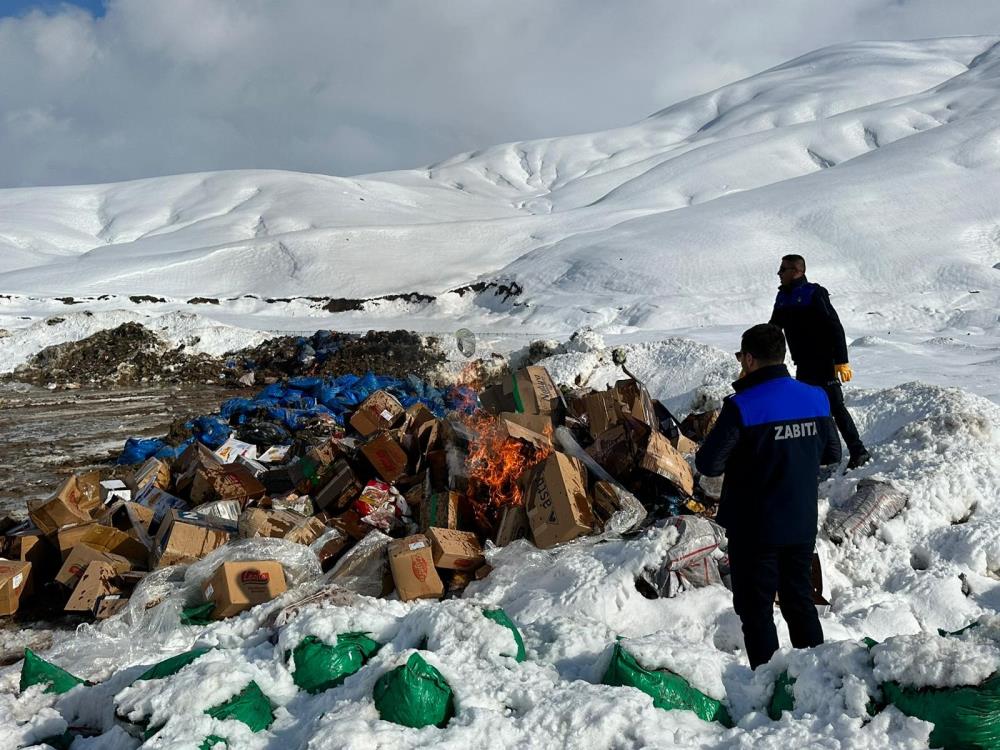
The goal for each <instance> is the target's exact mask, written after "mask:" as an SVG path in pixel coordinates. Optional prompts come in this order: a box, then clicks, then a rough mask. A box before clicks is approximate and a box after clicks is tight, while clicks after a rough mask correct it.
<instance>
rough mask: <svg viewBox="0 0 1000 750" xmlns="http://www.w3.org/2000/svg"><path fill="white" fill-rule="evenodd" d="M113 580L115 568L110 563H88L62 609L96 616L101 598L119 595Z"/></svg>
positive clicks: (96, 561) (97, 561)
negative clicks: (108, 595)
mask: <svg viewBox="0 0 1000 750" xmlns="http://www.w3.org/2000/svg"><path fill="white" fill-rule="evenodd" d="M114 578H115V568H114V566H113V565H111V564H110V563H106V562H102V561H100V560H94V561H93V562H91V563H89V564H88V565H87V568H86V570H84V571H83V574H82V575H81V576H80V580H79V582H78V583H77V584H76V587H75V588H74V589H73V593H72V594H71V595H70V597H69V601H67V602H66V606H65V607H64V608H63V609H65V611H67V612H89V613H91V614H97V603H98V601H99V600H100V598H101V597H102V596H106V595H107V594H117V593H120V589H119V588H118V586H117V585H116V584H115V581H114Z"/></svg>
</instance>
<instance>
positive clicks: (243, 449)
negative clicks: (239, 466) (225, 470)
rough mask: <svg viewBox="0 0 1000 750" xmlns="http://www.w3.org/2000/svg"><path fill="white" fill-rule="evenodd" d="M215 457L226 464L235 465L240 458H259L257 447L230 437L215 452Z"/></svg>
mask: <svg viewBox="0 0 1000 750" xmlns="http://www.w3.org/2000/svg"><path fill="white" fill-rule="evenodd" d="M215 456H216V458H218V459H219V461H221V462H222V463H224V464H231V463H234V462H235V461H236V459H237V458H239V457H240V456H242V457H244V458H249V459H251V460H252V459H255V458H257V446H256V445H254V444H253V443H244V442H243V441H242V440H237V439H236V438H234V437H230V438H229V439H227V440H226V442H224V443H223V444H222V445H220V446H219V447H218V448H217V449H216V450H215Z"/></svg>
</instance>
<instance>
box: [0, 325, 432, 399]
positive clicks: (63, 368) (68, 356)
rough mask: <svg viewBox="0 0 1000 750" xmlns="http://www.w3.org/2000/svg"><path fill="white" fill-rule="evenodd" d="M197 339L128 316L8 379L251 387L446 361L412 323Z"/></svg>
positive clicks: (428, 369) (420, 368) (37, 358)
mask: <svg viewBox="0 0 1000 750" xmlns="http://www.w3.org/2000/svg"><path fill="white" fill-rule="evenodd" d="M197 343H198V341H197V340H196V339H192V340H190V341H187V342H185V343H181V344H179V345H174V344H173V343H171V342H169V341H167V340H166V339H164V338H162V337H161V336H159V335H158V334H157V333H155V332H154V331H151V330H149V329H148V328H146V327H145V326H143V325H142V324H140V323H123V324H122V325H120V326H118V327H117V328H114V329H110V330H106V331H99V332H98V333H95V334H93V335H91V336H88V337H86V338H83V339H80V340H79V341H71V342H68V343H64V344H56V345H53V346H48V347H46V348H45V349H43V350H42V351H40V352H38V353H37V354H35V355H33V356H32V357H31V358H30V359H29V360H28V361H27V362H25V363H24V364H22V365H20V366H19V367H17V368H16V369H15V370H14V372H12V373H10V374H8V375H5V376H3V379H5V380H12V381H19V382H25V383H32V384H35V385H52V386H55V387H73V386H76V387H79V386H82V385H100V386H106V387H107V386H130V385H138V384H140V383H218V384H222V385H229V386H233V387H246V386H252V385H254V384H255V383H256V384H260V383H268V382H274V381H276V380H278V379H280V378H288V377H296V376H305V375H319V376H328V377H330V376H334V377H335V376H338V375H344V374H348V373H351V372H356V371H357V370H359V369H360V370H370V371H372V372H379V373H383V374H385V375H387V376H390V377H398V378H405V377H406V376H407V375H409V374H410V373H416V374H417V375H418V376H419V377H421V378H423V379H425V380H427V379H431V378H432V377H433V376H434V375H435V373H436V372H437V369H438V368H439V366H440V365H441V364H442V363H443V362H444V361H445V356H444V354H443V352H442V351H441V348H440V346H439V345H438V341H437V339H435V338H433V337H428V338H424V337H421V336H419V335H417V334H415V333H412V332H410V331H369V332H368V333H366V334H364V335H361V334H356V333H341V332H338V331H316V332H315V333H314V334H312V335H311V336H279V337H275V338H272V339H268V340H267V341H265V342H264V343H262V344H260V345H258V346H254V347H249V348H246V349H240V350H236V351H232V352H228V353H226V354H224V355H222V356H220V357H216V356H211V355H209V354H203V353H197V352H193V351H191V347H192V346H194V345H196V344H197Z"/></svg>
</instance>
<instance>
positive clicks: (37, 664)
mask: <svg viewBox="0 0 1000 750" xmlns="http://www.w3.org/2000/svg"><path fill="white" fill-rule="evenodd" d="M46 683H47V684H48V687H46V688H45V692H46V693H55V694H56V695H62V694H63V693H65V692H68V691H70V690H72V689H73V688H75V687H76V686H77V685H89V684H90V683H88V682H87V681H86V680H81V679H80V678H79V677H74V676H73V675H71V674H70V673H69V672H67V671H66V670H65V669H62V668H60V667H57V666H56V665H55V664H52V663H50V662H47V661H45V659H43V658H42V657H40V656H38V655H37V654H35V652H34V651H32V650H31V649H30V648H26V649H24V664H22V665H21V692H22V693H23V692H24V691H25V690H27V689H28V688H29V687H31V686H32V685H42V684H46Z"/></svg>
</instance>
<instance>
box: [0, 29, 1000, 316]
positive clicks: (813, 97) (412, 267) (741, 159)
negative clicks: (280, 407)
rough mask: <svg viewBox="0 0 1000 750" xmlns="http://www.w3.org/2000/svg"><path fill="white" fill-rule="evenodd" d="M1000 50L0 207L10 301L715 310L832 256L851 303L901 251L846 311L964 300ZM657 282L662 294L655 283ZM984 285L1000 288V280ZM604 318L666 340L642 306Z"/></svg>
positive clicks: (842, 62) (849, 60) (968, 44)
mask: <svg viewBox="0 0 1000 750" xmlns="http://www.w3.org/2000/svg"><path fill="white" fill-rule="evenodd" d="M997 39H998V38H996V37H971V38H959V39H945V40H931V41H924V42H912V43H895V42H894V43H864V44H851V45H842V46H837V47H832V48H828V49H825V50H820V51H818V52H815V53H812V54H810V55H806V56H804V57H802V58H799V59H797V60H794V61H791V62H789V63H787V64H785V65H782V66H779V67H777V68H774V69H772V70H770V71H766V72H764V73H761V74H760V75H758V76H754V77H752V78H749V79H746V80H745V81H740V82H737V83H734V84H731V85H730V86H726V87H723V88H721V89H719V90H717V91H714V92H711V93H709V94H705V95H703V96H699V97H695V98H693V99H690V100H688V101H685V102H681V103H679V104H676V105H674V106H672V107H669V108H668V109H665V110H663V111H661V112H659V113H657V114H655V115H653V116H652V117H650V118H648V119H647V120H645V121H643V122H640V123H638V124H636V125H633V126H629V127H624V128H619V129H616V130H611V131H606V132H602V133H594V134H588V135H581V136H571V137H567V138H554V139H547V140H541V141H532V142H524V143H516V144H507V145H504V146H497V147H494V148H490V149H486V150H484V151H482V152H477V153H475V154H465V155H459V156H456V157H454V158H452V159H448V160H446V161H444V162H441V163H439V164H435V165H432V166H430V167H428V168H427V169H425V170H408V171H403V172H388V173H381V174H376V175H369V176H367V177H361V178H357V179H342V178H335V177H326V176H321V175H303V174H294V173H283V172H271V171H267V172H261V171H243V172H229V173H210V174H200V175H181V176H177V177H164V178H155V179H150V180H139V181H135V182H130V183H122V184H117V185H105V186H90V187H73V188H40V189H39V188H35V189H26V190H22V189H17V190H4V191H0V247H2V248H3V250H4V252H3V259H2V260H0V264H2V265H0V268H2V269H4V271H5V273H0V290H3V291H5V292H24V293H33V294H47V295H64V294H69V293H74V294H77V295H80V294H87V293H97V294H101V293H114V292H117V293H122V294H158V295H168V296H171V295H172V296H177V297H182V296H187V295H194V294H207V295H235V294H241V293H246V292H257V293H263V294H268V295H286V296H287V295H296V294H323V295H330V296H340V297H352V298H365V297H371V296H376V295H382V294H387V293H393V292H409V291H418V292H423V293H428V294H440V293H442V292H445V291H447V290H448V289H450V288H453V287H455V286H458V285H461V284H464V283H468V282H471V281H474V280H476V279H481V278H486V279H491V278H508V277H511V278H516V279H517V280H519V281H520V282H521V283H522V285H523V286H524V287H525V293H524V296H523V297H522V300H521V301H523V302H526V303H528V305H529V306H537V305H539V304H540V303H543V302H544V301H546V300H549V299H550V298H551V295H552V293H553V292H556V293H559V292H566V293H569V294H571V295H580V294H585V295H591V294H594V295H597V296H598V298H600V297H601V296H602V295H609V296H612V297H617V296H619V295H622V294H624V295H626V297H628V296H633V297H636V296H638V297H641V298H642V299H643V300H646V301H648V302H649V303H651V304H653V305H664V304H667V303H669V304H670V305H671V306H673V305H674V304H675V303H676V302H677V301H678V299H680V301H685V300H691V301H696V305H695V307H697V308H699V309H700V307H701V300H702V299H703V298H704V296H705V295H706V294H708V293H709V292H712V293H715V294H718V293H719V292H720V291H726V292H730V291H732V290H733V289H736V288H739V289H742V290H743V291H744V292H751V293H752V294H753V295H754V296H756V295H758V294H761V293H764V292H767V293H769V292H770V289H771V287H772V286H773V283H772V279H771V278H770V275H771V272H772V269H771V266H773V265H774V260H775V257H776V256H775V254H776V252H777V251H779V250H786V249H790V248H795V249H802V250H804V251H807V252H809V253H811V255H812V257H813V258H814V259H815V261H816V265H817V268H818V269H821V270H823V271H826V270H827V269H828V268H830V266H831V264H832V262H833V261H834V260H835V261H836V264H837V266H838V267H839V268H840V269H842V270H841V271H840V273H839V274H837V275H830V276H827V279H828V280H829V281H830V282H838V283H839V282H841V281H842V280H843V279H845V277H846V276H847V275H848V274H851V275H852V276H853V274H855V273H856V269H857V268H858V267H859V266H860V265H861V264H863V263H867V261H868V259H869V257H870V256H869V253H870V251H871V249H872V248H873V247H880V246H881V245H883V244H888V245H891V246H895V245H901V246H905V248H906V251H905V252H904V253H903V254H902V255H901V256H899V257H891V258H888V259H886V260H884V261H883V263H882V265H881V267H877V268H874V269H871V270H870V272H869V273H867V274H864V275H862V278H860V279H856V283H855V284H854V285H853V286H854V288H853V289H850V290H849V291H853V292H855V293H858V294H863V293H873V292H876V291H877V290H880V289H882V288H883V287H884V284H885V282H886V281H887V280H892V281H894V282H895V283H896V284H897V285H898V286H904V285H907V284H909V285H910V286H911V287H924V286H926V285H927V284H928V283H936V284H937V286H938V287H940V288H941V289H942V290H946V291H948V292H953V291H954V290H955V289H956V288H958V287H959V286H964V285H965V284H966V282H965V280H964V279H963V278H961V276H960V275H959V277H956V276H954V275H952V269H953V267H954V262H953V258H952V259H942V262H940V263H939V262H937V261H935V260H931V259H928V258H927V253H928V251H929V249H931V247H932V246H933V248H934V249H935V250H936V249H937V247H938V245H933V243H932V242H931V241H930V240H931V239H932V238H933V239H936V240H937V241H938V242H941V241H944V242H947V243H949V244H951V246H952V248H953V252H954V253H955V254H957V255H959V256H963V257H968V258H969V259H970V261H972V262H979V261H980V260H981V261H982V262H983V263H985V262H986V261H988V260H990V259H991V258H993V257H994V256H997V260H1000V256H998V254H997V251H996V248H995V244H994V245H991V243H992V240H990V239H989V237H990V236H991V232H992V231H993V226H994V223H997V222H1000V216H997V212H996V210H995V207H994V206H992V205H991V204H990V202H989V201H988V199H987V196H988V195H989V191H986V190H984V189H983V182H984V181H985V180H986V179H988V175H989V174H990V172H991V164H992V161H991V159H992V157H991V152H990V147H989V142H990V139H991V138H992V135H991V133H992V132H993V128H992V125H991V120H992V119H993V115H994V113H995V112H996V110H997V106H998V105H997V96H996V77H997V70H996V67H997V59H998V58H1000V52H998V51H997V50H993V49H992V47H993V45H994V44H995V43H996V42H997ZM928 130H931V131H938V130H940V131H942V132H940V133H936V135H937V137H932V138H927V137H926V136H927V135H928V134H927V133H926V132H925V131H928ZM976 138H978V139H979V140H980V142H981V145H980V146H979V147H978V148H979V151H974V150H970V144H968V143H965V142H966V141H969V140H970V139H976ZM902 143H906V149H905V150H904V153H900V152H899V147H900V146H901V144H902ZM888 145H895V146H896V148H895V149H888V148H886V147H887V146H888ZM855 162H858V164H855ZM860 163H865V164H866V166H867V168H866V169H861V168H860ZM958 165H961V166H960V167H959V166H958ZM830 166H835V167H836V168H834V169H828V168H827V167H830ZM847 166H851V169H847V168H846V167H847ZM855 167H857V168H855ZM810 177H811V179H808V178H810ZM804 178H806V179H804ZM907 186H909V187H910V188H915V189H916V188H919V196H911V193H912V192H913V191H912V190H909V189H907ZM911 198H919V200H920V202H919V203H911ZM720 199H723V200H720ZM828 210H829V211H832V213H827V211H828ZM915 218H916V219H919V220H920V222H919V223H917V222H914V219H915ZM900 227H907V228H909V229H910V230H911V231H910V232H909V233H908V234H904V235H902V236H900V235H899V234H898V230H899V228H900ZM921 239H922V240H924V241H919V240H921ZM915 240H917V241H915ZM612 251H618V255H616V256H614V257H613V258H612V256H613V252H612ZM706 254H707V255H706ZM734 255H735V256H736V257H738V258H739V262H738V264H736V265H735V267H733V268H730V269H727V270H726V272H725V273H724V274H723V276H724V281H723V287H724V288H723V289H720V288H719V286H718V284H717V282H718V281H719V278H718V276H716V277H714V278H713V279H712V289H708V288H707V285H706V283H705V281H706V279H705V278H704V275H703V273H701V272H699V273H694V272H693V271H692V267H693V266H700V267H701V268H702V269H703V268H704V267H705V266H706V265H708V266H712V265H715V263H717V262H718V261H719V260H720V259H723V258H724V259H726V260H727V262H728V261H731V259H732V258H733V257H734ZM913 256H920V257H921V258H922V259H923V262H922V263H921V264H918V265H919V266H920V268H915V267H914V264H913V263H912V257H913ZM617 257H622V258H623V260H622V261H621V262H620V263H619V261H617ZM695 257H697V258H698V261H697V262H694V261H691V260H689V261H688V262H687V263H685V262H684V258H688V259H692V258H695ZM994 262H996V261H994ZM730 265H732V264H731V263H730ZM668 267H669V269H670V272H669V273H662V274H661V273H660V272H659V269H665V268H668ZM650 270H657V275H658V276H661V278H660V280H659V281H658V282H657V283H656V284H654V285H653V286H652V287H650V286H649V284H648V281H649V279H648V275H649V272H650ZM609 271H611V272H613V276H614V281H613V282H611V283H609V282H608V281H606V279H607V277H608V275H609V274H608V272H609ZM667 279H670V280H671V281H667ZM748 281H749V283H750V285H749V286H748ZM974 281H975V284H978V285H979V286H987V285H988V284H989V283H992V284H994V285H995V279H994V278H993V276H992V275H990V274H986V273H983V274H978V275H977V276H976V278H975V280H974ZM845 291H847V290H845ZM765 296H767V295H765ZM602 302H603V301H602ZM626 302H628V300H626ZM560 304H561V302H560ZM616 306H621V305H620V303H619V305H616ZM627 306H628V305H627V304H626V307H627ZM602 307H603V305H602ZM609 309H611V310H613V309H614V308H609ZM424 312H425V314H427V315H429V316H432V317H433V316H435V315H436V314H440V311H434V310H427V311H424ZM526 312H527V311H526V310H524V309H522V310H519V311H517V315H525V314H526ZM745 312H746V311H745V309H741V308H740V307H739V306H736V307H732V308H731V312H730V313H729V314H727V315H726V317H727V318H728V319H729V320H734V319H736V317H737V316H739V318H740V319H742V317H743V316H744V315H745ZM600 317H602V318H608V317H610V318H611V319H612V320H614V321H615V322H616V323H617V324H619V325H625V326H629V325H632V326H634V325H640V326H644V325H646V324H647V323H646V322H645V321H644V319H643V318H644V316H643V315H642V314H640V315H636V314H635V311H634V310H630V311H627V312H625V313H623V314H621V315H610V316H609V315H607V314H605V315H603V316H600ZM512 322H514V321H512ZM594 322H599V323H600V322H604V323H607V322H611V321H608V320H603V319H601V320H598V319H595V321H594ZM655 324H656V323H655V321H649V325H655Z"/></svg>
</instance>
